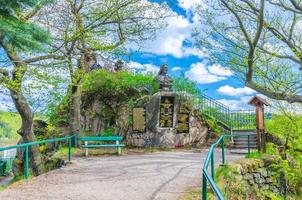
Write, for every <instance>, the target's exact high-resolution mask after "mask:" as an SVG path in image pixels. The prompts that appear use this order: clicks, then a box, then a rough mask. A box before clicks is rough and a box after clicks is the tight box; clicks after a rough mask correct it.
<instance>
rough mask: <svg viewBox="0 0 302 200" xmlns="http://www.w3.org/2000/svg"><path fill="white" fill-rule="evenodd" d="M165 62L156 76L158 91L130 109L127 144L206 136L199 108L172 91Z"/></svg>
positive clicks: (191, 141)
mask: <svg viewBox="0 0 302 200" xmlns="http://www.w3.org/2000/svg"><path fill="white" fill-rule="evenodd" d="M167 73H168V66H167V65H161V67H160V70H159V72H158V75H157V76H156V80H157V81H158V83H159V90H158V92H157V93H155V94H154V95H152V96H151V97H149V98H146V99H144V100H142V101H141V102H137V105H136V107H135V108H134V109H133V133H132V134H129V135H128V137H127V142H128V144H129V145H133V146H158V147H175V146H186V145H200V144H202V143H203V142H204V141H205V138H206V136H207V127H206V125H205V123H204V121H203V120H202V119H201V117H200V115H199V112H198V111H196V110H194V106H193V105H190V101H188V100H185V99H184V98H181V96H182V95H183V94H180V93H177V92H173V90H172V85H173V80H172V79H171V78H170V77H169V76H168V74H167Z"/></svg>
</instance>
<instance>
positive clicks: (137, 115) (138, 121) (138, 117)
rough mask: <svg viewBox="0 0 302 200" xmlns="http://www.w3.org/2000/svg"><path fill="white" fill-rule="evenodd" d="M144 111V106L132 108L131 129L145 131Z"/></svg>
mask: <svg viewBox="0 0 302 200" xmlns="http://www.w3.org/2000/svg"><path fill="white" fill-rule="evenodd" d="M145 129H146V113H145V109H144V108H133V131H136V132H141V133H143V132H145Z"/></svg>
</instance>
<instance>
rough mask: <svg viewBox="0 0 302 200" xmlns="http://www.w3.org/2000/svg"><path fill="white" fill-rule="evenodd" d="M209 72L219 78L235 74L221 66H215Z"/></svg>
mask: <svg viewBox="0 0 302 200" xmlns="http://www.w3.org/2000/svg"><path fill="white" fill-rule="evenodd" d="M209 72H211V73H212V74H215V75H219V76H232V75H233V72H232V71H231V70H230V69H228V68H225V67H222V66H221V65H220V64H214V65H212V66H210V67H209Z"/></svg>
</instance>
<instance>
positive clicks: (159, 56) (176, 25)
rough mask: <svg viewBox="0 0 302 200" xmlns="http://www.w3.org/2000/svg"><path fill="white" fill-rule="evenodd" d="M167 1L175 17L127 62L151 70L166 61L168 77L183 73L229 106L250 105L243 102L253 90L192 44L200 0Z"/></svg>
mask: <svg viewBox="0 0 302 200" xmlns="http://www.w3.org/2000/svg"><path fill="white" fill-rule="evenodd" d="M169 2H170V3H169V6H170V8H171V9H172V10H173V12H174V14H175V15H176V16H175V17H171V18H168V19H167V27H166V28H164V29H162V30H161V31H159V33H157V37H156V39H155V40H152V41H147V42H146V43H144V44H143V48H141V49H140V50H139V51H138V52H133V53H132V55H131V57H130V60H131V61H130V64H131V65H133V66H134V67H135V68H139V69H141V70H142V71H145V72H146V71H148V72H149V71H150V72H153V73H156V72H157V70H158V69H159V66H160V65H161V64H164V63H165V64H168V66H169V75H170V76H180V75H184V76H186V77H187V78H189V79H191V80H193V81H195V82H196V83H197V84H198V87H199V88H200V89H201V90H202V91H204V93H205V94H207V95H208V96H211V97H212V98H214V99H217V100H218V101H220V102H221V103H223V104H225V105H227V106H229V107H230V108H231V109H233V110H241V109H246V108H250V107H249V106H248V105H247V102H248V100H249V99H251V98H252V97H253V96H254V95H255V94H256V92H255V91H254V90H252V89H250V88H247V87H245V86H244V84H243V83H242V82H240V81H239V80H238V79H236V77H235V76H234V73H233V72H232V71H231V70H230V69H228V68H227V67H226V66H221V65H220V64H219V63H212V62H211V60H210V59H209V58H208V56H207V52H206V49H198V48H196V46H194V38H193V33H194V30H195V29H198V28H199V29H200V28H201V27H202V26H201V25H200V22H199V16H198V15H196V12H195V10H196V7H197V5H198V4H199V3H200V2H201V1H200V0H175V1H169ZM171 2H175V3H171Z"/></svg>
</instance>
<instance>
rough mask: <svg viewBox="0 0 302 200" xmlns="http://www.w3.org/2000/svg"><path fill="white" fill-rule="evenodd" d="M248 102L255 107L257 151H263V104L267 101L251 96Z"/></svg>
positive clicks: (264, 144) (264, 142)
mask: <svg viewBox="0 0 302 200" xmlns="http://www.w3.org/2000/svg"><path fill="white" fill-rule="evenodd" d="M249 104H250V105H252V106H255V107H256V123H257V124H256V128H257V143H258V151H261V150H262V152H263V153H265V152H266V135H265V126H264V106H268V103H267V102H266V101H265V100H264V99H262V98H260V97H258V96H255V97H253V98H252V99H251V100H250V101H249Z"/></svg>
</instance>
